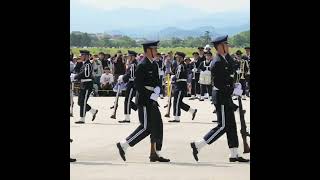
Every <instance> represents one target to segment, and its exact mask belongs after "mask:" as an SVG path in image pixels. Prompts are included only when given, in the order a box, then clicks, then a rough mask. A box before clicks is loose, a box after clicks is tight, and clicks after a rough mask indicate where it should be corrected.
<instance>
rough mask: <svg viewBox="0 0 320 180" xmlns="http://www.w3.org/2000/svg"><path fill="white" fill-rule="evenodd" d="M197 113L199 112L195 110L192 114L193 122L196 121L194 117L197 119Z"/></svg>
mask: <svg viewBox="0 0 320 180" xmlns="http://www.w3.org/2000/svg"><path fill="white" fill-rule="evenodd" d="M197 111H198V110H197V109H195V110H194V112H193V113H192V120H193V119H194V117H196V114H197Z"/></svg>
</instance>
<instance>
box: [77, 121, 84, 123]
mask: <svg viewBox="0 0 320 180" xmlns="http://www.w3.org/2000/svg"><path fill="white" fill-rule="evenodd" d="M75 123H76V124H84V122H83V121H76V122H75Z"/></svg>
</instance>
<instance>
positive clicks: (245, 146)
mask: <svg viewBox="0 0 320 180" xmlns="http://www.w3.org/2000/svg"><path fill="white" fill-rule="evenodd" d="M238 102H239V115H240V124H241V129H240V133H241V136H242V140H243V149H244V150H243V153H249V152H250V147H249V145H248V142H247V136H249V137H250V134H249V132H247V126H246V121H245V119H244V110H243V108H242V101H241V96H238Z"/></svg>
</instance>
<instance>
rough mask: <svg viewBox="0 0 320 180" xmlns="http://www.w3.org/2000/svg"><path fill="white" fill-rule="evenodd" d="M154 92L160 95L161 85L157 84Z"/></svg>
mask: <svg viewBox="0 0 320 180" xmlns="http://www.w3.org/2000/svg"><path fill="white" fill-rule="evenodd" d="M153 92H154V93H156V94H157V95H159V94H160V87H159V86H157V87H156V88H154V90H153Z"/></svg>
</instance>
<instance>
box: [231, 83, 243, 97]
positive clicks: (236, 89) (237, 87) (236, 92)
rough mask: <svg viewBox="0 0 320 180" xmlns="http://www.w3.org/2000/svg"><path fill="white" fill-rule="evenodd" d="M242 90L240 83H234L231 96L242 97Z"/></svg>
mask: <svg viewBox="0 0 320 180" xmlns="http://www.w3.org/2000/svg"><path fill="white" fill-rule="evenodd" d="M242 92H243V90H242V88H241V84H240V83H235V84H234V90H233V94H234V95H235V96H241V95H242Z"/></svg>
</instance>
